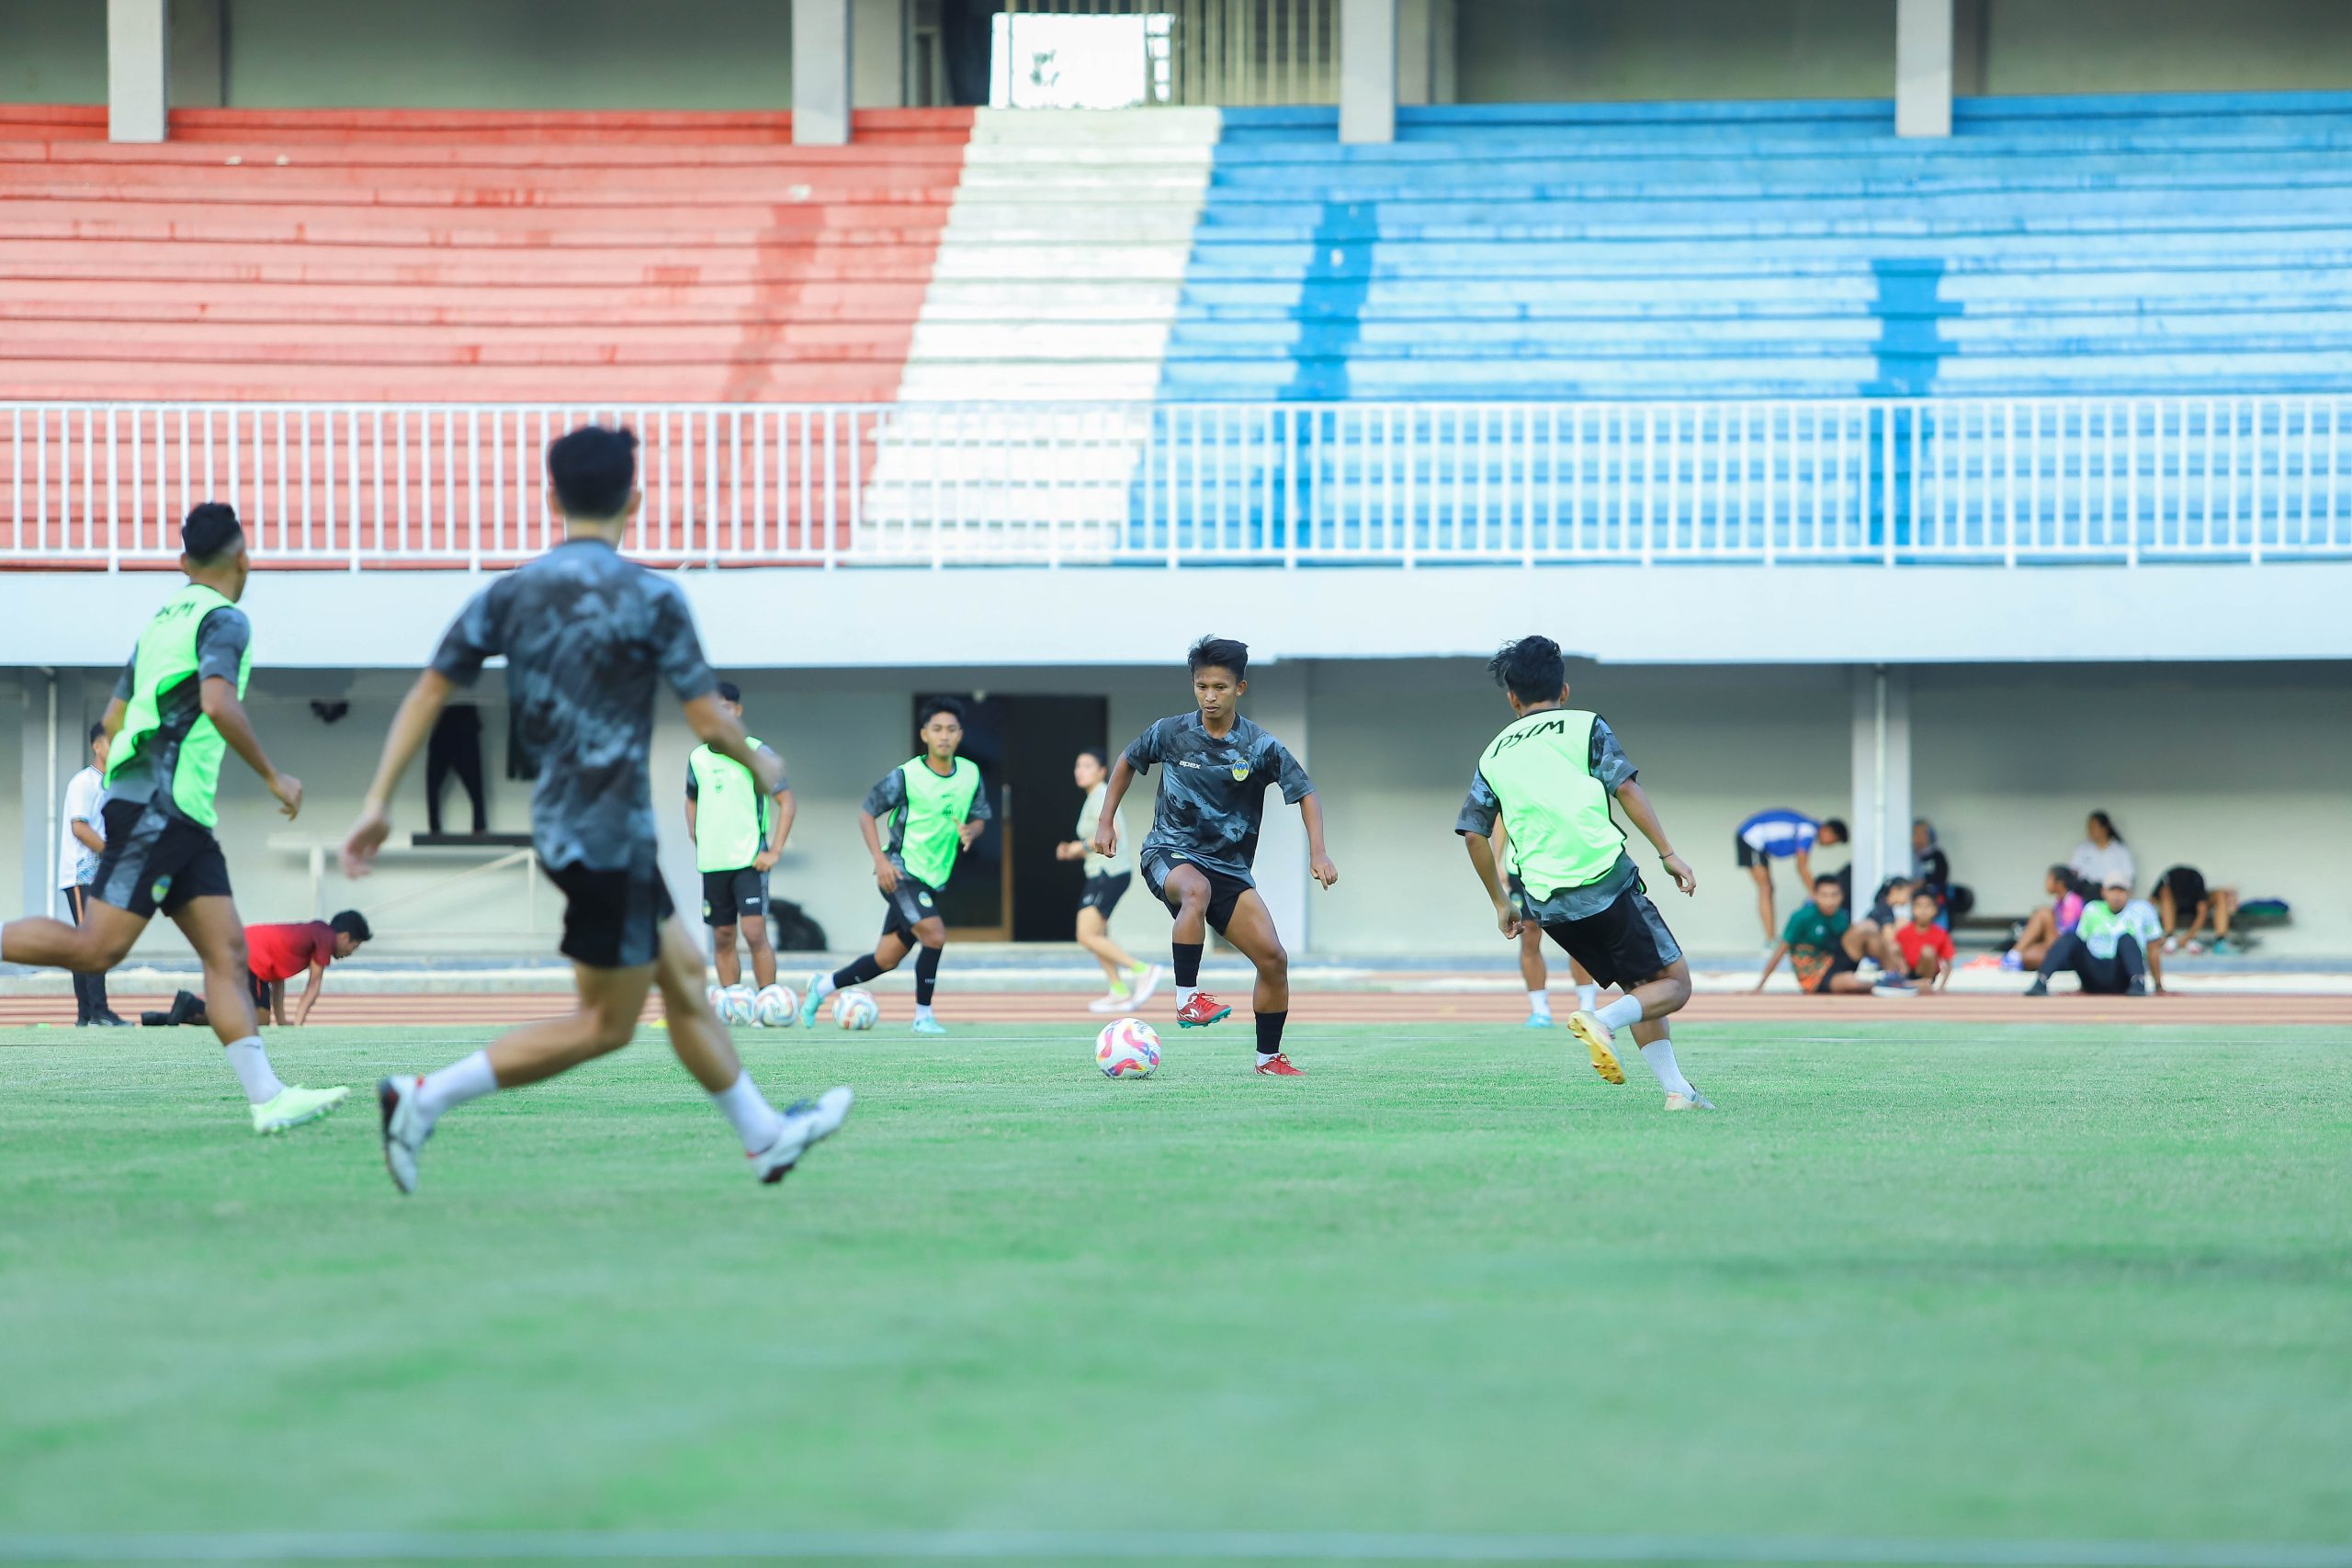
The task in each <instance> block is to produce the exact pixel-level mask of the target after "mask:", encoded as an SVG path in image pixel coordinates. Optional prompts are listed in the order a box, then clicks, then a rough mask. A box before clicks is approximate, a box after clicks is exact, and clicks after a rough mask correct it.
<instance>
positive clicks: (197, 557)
mask: <svg viewBox="0 0 2352 1568" xmlns="http://www.w3.org/2000/svg"><path fill="white" fill-rule="evenodd" d="M180 570H182V571H184V572H186V573H187V586H186V587H184V588H182V589H181V590H180V591H179V592H176V593H175V594H173V595H172V596H171V597H170V598H169V599H166V600H165V601H164V607H163V608H162V609H160V610H158V611H156V612H155V615H154V618H153V620H150V621H149V622H148V623H147V629H146V630H145V631H143V632H141V633H140V634H139V645H138V647H137V648H136V649H134V650H133V651H132V653H131V656H130V663H129V664H126V665H125V666H123V671H122V679H121V680H119V681H118V682H116V683H115V688H114V700H113V701H111V702H109V703H108V704H107V711H106V717H105V718H104V719H103V720H101V721H100V722H102V723H103V724H104V725H105V726H106V729H107V736H108V738H109V739H110V742H111V746H110V749H109V750H108V752H107V800H106V806H105V807H104V810H103V812H102V813H101V816H102V819H103V820H104V822H105V825H106V833H105V837H106V846H107V847H106V852H105V854H104V855H103V856H101V857H100V859H99V861H98V870H97V877H96V881H95V882H94V883H93V884H92V885H91V888H90V898H89V904H88V908H87V909H86V911H85V914H86V919H85V922H84V923H83V924H81V925H79V926H69V925H67V924H66V923H65V922H64V921H62V920H52V919H46V918H43V917H40V916H35V917H32V918H30V919H22V920H11V921H9V922H8V924H7V925H6V926H5V927H0V958H5V959H6V960H7V961H8V962H9V963H11V964H55V965H57V966H58V967H60V968H62V969H71V970H73V971H74V973H75V974H77V975H93V974H104V973H105V972H106V971H107V970H109V969H111V968H113V967H114V966H115V965H116V964H119V963H121V962H122V960H123V955H124V954H126V953H129V952H130V944H131V943H132V942H137V941H138V940H139V933H140V932H141V931H145V930H146V929H147V922H148V921H149V920H151V919H154V918H155V916H156V915H157V914H158V913H159V912H160V913H161V914H163V915H164V916H165V917H166V918H167V919H170V920H171V921H172V923H173V924H175V925H176V926H178V927H179V928H180V931H182V933H183V934H185V935H186V936H187V941H188V945H189V946H190V947H193V948H194V949H196V956H197V959H198V962H200V963H201V964H203V965H204V995H205V999H206V1004H207V1010H208V1012H209V1016H210V1021H211V1024H212V1032H213V1033H215V1034H217V1035H219V1036H220V1043H221V1044H222V1045H223V1046H224V1047H226V1048H227V1051H228V1055H229V1066H230V1069H231V1070H232V1071H233V1072H234V1073H235V1074H236V1075H237V1081H238V1082H239V1083H240V1084H242V1085H243V1086H244V1090H245V1100H246V1101H247V1103H248V1105H249V1106H250V1108H251V1110H250V1114H251V1116H252V1118H253V1128H254V1132H256V1133H283V1132H285V1131H286V1130H287V1129H288V1128H289V1127H299V1126H300V1125H302V1123H304V1122H315V1121H317V1120H318V1119H319V1118H320V1117H322V1116H324V1115H326V1114H327V1113H328V1112H330V1111H333V1110H334V1108H335V1107H336V1106H337V1105H340V1104H341V1103H342V1102H343V1100H344V1098H345V1096H346V1095H348V1094H349V1093H350V1092H351V1091H350V1090H349V1089H344V1088H340V1087H337V1088H334V1089H304V1088H302V1087H301V1086H300V1085H299V1084H297V1085H293V1086H290V1087H289V1086H288V1085H287V1084H284V1083H281V1082H279V1081H278V1077H277V1073H276V1072H275V1071H274V1070H273V1069H272V1068H271V1066H270V1065H269V1053H268V1052H266V1050H264V1049H263V1048H262V1043H261V1034H260V1025H259V1021H258V1020H256V1019H255V1018H254V1003H253V996H252V994H251V992H250V991H249V990H248V989H247V985H248V982H247V979H246V973H247V972H246V967H245V960H246V953H245V928H244V922H243V920H240V919H238V918H237V901H236V899H235V898H234V897H232V895H231V893H230V891H229V863H228V861H227V859H225V858H224V857H223V856H222V855H221V853H220V840H219V839H217V838H215V837H214V836H213V831H212V830H213V828H214V826H215V824H216V823H217V822H218V821H219V819H220V818H219V813H218V810H217V808H216V807H215V805H214V801H213V797H214V795H215V794H216V793H217V792H218V790H219V788H220V760H221V758H222V757H223V756H224V755H225V754H226V753H228V752H230V751H234V752H235V753H236V754H237V755H238V756H239V757H240V758H241V759H243V761H244V763H245V765H246V766H247V767H249V768H251V769H253V771H254V773H259V774H260V775H261V778H262V782H263V784H266V785H267V786H268V789H269V793H270V794H271V795H274V796H276V797H277V805H278V809H279V810H280V811H281V812H282V813H284V814H285V815H286V816H287V817H288V818H291V817H292V816H293V815H294V814H295V813H296V812H298V811H300V809H301V808H302V781H301V780H300V779H298V778H295V777H293V776H292V775H291V774H288V773H279V772H278V771H277V769H276V768H275V767H273V766H272V765H271V764H270V761H269V757H268V755H267V754H266V752H264V751H263V750H262V749H261V740H260V738H259V737H257V736H256V735H254V727H253V721H252V719H251V718H250V717H248V716H246V713H245V705H244V703H243V696H244V694H245V682H246V680H247V678H248V677H249V676H250V675H251V674H252V673H253V662H254V660H253V624H252V623H251V622H250V621H248V620H247V619H246V618H245V613H244V612H243V610H240V609H238V608H237V601H238V600H239V599H240V598H242V597H243V595H244V592H245V579H246V577H247V576H248V574H249V573H250V572H251V571H252V570H253V563H252V561H251V559H250V558H248V557H247V555H246V553H245V530H244V526H243V524H241V523H239V522H238V521H237V513H236V512H235V511H234V509H232V508H231V507H228V506H225V505H223V504H221V503H220V502H215V501H208V502H205V503H204V504H202V505H201V506H198V507H197V508H196V509H195V510H193V511H191V512H190V513H188V514H187V522H186V523H184V524H182V525H181V527H180Z"/></svg>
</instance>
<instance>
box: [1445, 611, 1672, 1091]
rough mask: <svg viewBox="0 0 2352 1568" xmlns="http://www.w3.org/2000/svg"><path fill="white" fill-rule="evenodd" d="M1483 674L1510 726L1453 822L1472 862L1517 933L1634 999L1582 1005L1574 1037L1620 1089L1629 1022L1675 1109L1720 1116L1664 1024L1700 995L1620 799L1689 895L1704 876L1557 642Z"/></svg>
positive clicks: (1510, 652) (1525, 650) (1523, 648)
mask: <svg viewBox="0 0 2352 1568" xmlns="http://www.w3.org/2000/svg"><path fill="white" fill-rule="evenodd" d="M1487 669H1488V670H1489V671H1491V672H1492V673H1493V675H1494V677H1495V683H1496V684H1497V685H1499V686H1500V687H1502V689H1503V695H1504V696H1505V697H1506V698H1508V699H1509V700H1510V711H1511V715H1512V717H1511V722H1510V724H1508V725H1506V726H1505V727H1504V728H1503V731H1502V733H1501V734H1499V735H1498V736H1496V737H1495V739H1494V740H1493V741H1492V742H1491V743H1490V744H1489V745H1488V746H1487V750H1485V752H1484V753H1482V754H1481V755H1480V757H1479V759H1478V767H1477V771H1476V773H1473V774H1472V775H1471V778H1470V795H1469V798H1467V799H1466V800H1464V802H1463V804H1462V814H1461V816H1460V817H1459V818H1457V819H1456V820H1455V822H1454V831H1455V832H1457V833H1460V834H1461V835H1462V836H1463V837H1464V840H1466V841H1467V843H1468V845H1469V849H1470V863H1471V865H1472V866H1473V867H1475V868H1476V871H1477V873H1478V880H1479V881H1480V882H1481V883H1482V884H1484V885H1485V886H1486V889H1487V897H1489V898H1491V899H1493V900H1494V905H1495V919H1496V923H1497V924H1498V926H1500V927H1501V929H1502V931H1503V934H1504V935H1506V936H1517V935H1518V934H1519V932H1520V930H1521V927H1522V926H1523V925H1524V924H1525V923H1526V922H1528V921H1530V920H1532V921H1534V922H1535V923H1536V924H1538V925H1540V926H1542V927H1543V928H1544V933H1545V934H1546V935H1548V936H1549V937H1551V939H1552V940H1553V941H1554V942H1558V943H1559V944H1560V946H1561V948H1562V949H1563V950H1564V951H1565V952H1566V953H1567V954H1568V956H1569V957H1571V958H1573V959H1575V960H1576V961H1577V963H1578V964H1581V965H1583V966H1584V969H1585V971H1586V973H1588V974H1589V975H1590V976H1592V977H1593V979H1594V981H1596V982H1597V983H1598V984H1600V985H1603V986H1615V987H1618V988H1619V989H1621V990H1623V992H1624V993H1625V994H1624V995H1623V996H1622V997H1620V998H1617V1000H1615V1001H1613V1002H1611V1003H1610V1004H1609V1005H1608V1006H1606V1007H1603V1008H1600V1010H1582V1009H1579V1010H1577V1012H1576V1013H1574V1014H1573V1015H1572V1016H1570V1018H1569V1019H1568V1030H1569V1032H1571V1033H1573V1034H1574V1035H1576V1037H1577V1039H1578V1040H1581V1041H1582V1042H1584V1045H1585V1049H1586V1051H1587V1052H1588V1054H1589V1055H1590V1056H1591V1057H1592V1066H1593V1070H1594V1071H1595V1072H1598V1073H1599V1074H1600V1076H1601V1077H1603V1078H1605V1079H1607V1080H1608V1081H1609V1082H1611V1083H1623V1082H1624V1081H1625V1069H1624V1068H1623V1066H1620V1065H1619V1063H1618V1060H1617V1053H1616V1043H1617V1031H1619V1030H1620V1029H1625V1028H1629V1027H1630V1028H1631V1029H1632V1031H1633V1035H1634V1043H1635V1044H1636V1045H1638V1046H1639V1047H1640V1048H1641V1053H1642V1060H1643V1061H1645V1062H1646V1063H1648V1064H1649V1068H1650V1071H1651V1072H1652V1073H1653V1074H1655V1075H1656V1076H1657V1081H1658V1085H1659V1087H1660V1088H1662V1089H1665V1090H1666V1108H1667V1109H1668V1111H1713V1109H1714V1105H1713V1102H1712V1101H1711V1100H1708V1099H1707V1097H1706V1096H1705V1095H1703V1094H1701V1093H1700V1092H1699V1091H1698V1090H1697V1089H1694V1088H1692V1087H1691V1080H1690V1079H1688V1078H1686V1077H1683V1076H1682V1069H1681V1067H1680V1066H1679V1065H1678V1064H1677V1063H1676V1061H1675V1059H1674V1042H1673V1039H1672V1038H1671V1032H1670V1029H1669V1026H1668V1022H1667V1020H1668V1016H1669V1015H1671V1014H1673V1013H1675V1012H1677V1011H1679V1010H1680V1009H1681V1008H1682V1006H1683V1004H1684V1003H1686V1002H1688V1001H1689V1000H1690V999H1691V965H1690V964H1689V963H1688V962H1686V961H1685V960H1684V958H1683V956H1682V949H1681V948H1680V946H1679V945H1678V944H1677V943H1676V942H1675V940H1674V933H1673V932H1671V931H1668V930H1667V929H1666V921H1665V920H1663V919H1660V918H1659V916H1658V912H1657V906H1656V905H1655V904H1652V903H1651V902H1650V900H1649V895H1648V894H1647V892H1646V891H1645V889H1644V887H1643V886H1642V877H1641V873H1640V872H1639V871H1638V870H1636V869H1635V867H1634V859H1633V857H1632V856H1631V855H1629V854H1627V853H1626V852H1625V834H1624V831H1623V829H1620V828H1619V827H1618V826H1617V821H1616V818H1614V817H1613V816H1611V812H1610V805H1611V802H1612V801H1614V802H1616V803H1617V804H1619V805H1622V806H1623V807H1624V808H1625V815H1626V816H1627V817H1630V818H1633V821H1634V826H1635V827H1636V828H1639V829H1641V830H1642V836H1643V837H1644V838H1645V839H1647V840H1649V841H1650V844H1651V846H1652V847H1653V848H1655V849H1656V850H1657V853H1658V863H1659V864H1660V865H1661V866H1662V867H1663V868H1664V869H1665V871H1666V874H1668V876H1671V877H1672V878H1674V883H1675V886H1678V887H1679V888H1681V889H1682V891H1683V892H1684V894H1686V895H1688V894H1691V893H1693V892H1696V891H1697V890H1698V886H1699V885H1698V880H1697V879H1696V878H1695V877H1693V876H1692V875H1691V868H1690V866H1688V865H1687V864H1685V863H1683V860H1682V857H1681V856H1680V855H1678V854H1676V853H1675V852H1674V851H1673V850H1672V848H1670V847H1669V846H1668V843H1667V841H1666V829H1664V828H1662V827H1660V826H1659V824H1658V819H1657V811H1655V810H1654V809H1652V807H1651V806H1650V802H1649V796H1648V795H1646V794H1645V793H1644V792H1643V789H1642V786H1641V785H1640V784H1637V783H1635V782H1634V780H1635V773H1636V770H1635V769H1634V764H1633V763H1632V762H1631V761H1628V760H1627V759H1626V756H1625V753H1624V751H1623V750H1622V749H1621V748H1620V747H1619V746H1618V744H1617V737H1616V736H1615V735H1614V734H1613V733H1611V730H1610V728H1609V726H1608V724H1607V722H1606V721H1604V720H1603V719H1602V718H1601V717H1600V715H1598V714H1594V713H1588V712H1585V711H1584V710H1582V709H1577V708H1571V707H1570V706H1568V679H1567V664H1566V660H1564V659H1562V658H1561V656H1560V645H1559V644H1558V643H1555V642H1554V641H1553V640H1552V639H1551V638H1550V637H1521V639H1520V640H1519V641H1517V642H1515V643H1512V644H1510V646H1509V647H1507V648H1505V649H1503V650H1502V651H1501V652H1500V653H1498V654H1497V655H1496V656H1495V658H1494V661H1493V662H1492V663H1491V664H1489V665H1488V666H1487ZM1498 816H1499V817H1500V818H1502V819H1503V822H1504V824H1505V827H1506V829H1508V831H1509V833H1510V846H1511V850H1510V852H1511V857H1512V860H1513V863H1514V865H1515V874H1512V875H1511V878H1510V886H1508V887H1506V886H1505V885H1504V880H1503V874H1502V873H1501V872H1500V870H1499V868H1498V867H1497V866H1496V864H1495V857H1494V848H1493V845H1492V844H1491V843H1490V842H1489V840H1488V836H1489V835H1490V834H1491V833H1492V832H1493V831H1494V827H1495V818H1497V817H1498Z"/></svg>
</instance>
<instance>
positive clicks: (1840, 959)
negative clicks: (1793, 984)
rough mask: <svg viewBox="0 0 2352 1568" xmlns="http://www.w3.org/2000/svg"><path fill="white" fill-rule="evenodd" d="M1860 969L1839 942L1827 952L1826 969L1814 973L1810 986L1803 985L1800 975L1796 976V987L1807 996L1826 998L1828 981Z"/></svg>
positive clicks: (1844, 946)
mask: <svg viewBox="0 0 2352 1568" xmlns="http://www.w3.org/2000/svg"><path fill="white" fill-rule="evenodd" d="M1860 967H1861V963H1860V960H1859V959H1857V958H1855V956H1854V955H1853V954H1852V953H1849V952H1847V951H1846V944H1845V943H1844V942H1839V943H1838V945H1837V946H1835V947H1833V948H1831V949H1830V950H1829V965H1828V967H1827V968H1825V969H1817V970H1815V971H1814V976H1813V982H1812V984H1810V985H1807V984H1806V983H1805V979H1804V976H1802V975H1800V976H1797V985H1798V987H1799V988H1800V989H1802V990H1804V992H1805V993H1806V994H1807V995H1809V996H1815V997H1820V996H1826V995H1828V994H1829V982H1830V981H1832V980H1835V979H1836V978H1838V976H1840V975H1851V974H1852V973H1854V971H1856V970H1857V969H1860Z"/></svg>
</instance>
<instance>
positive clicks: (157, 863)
mask: <svg viewBox="0 0 2352 1568" xmlns="http://www.w3.org/2000/svg"><path fill="white" fill-rule="evenodd" d="M100 819H101V820H102V821H104V822H105V824H106V835H107V849H106V853H105V854H103V855H101V856H100V857H99V859H98V874H97V875H96V877H94V878H92V879H91V884H90V897H93V898H96V900H97V901H98V902H99V903H101V904H111V905H113V906H114V907H115V908H118V909H124V910H128V911H129V912H130V913H131V914H134V915H137V916H139V917H140V918H141V919H146V918H148V917H149V916H152V915H154V914H156V913H158V912H161V913H163V914H165V915H176V914H178V913H179V911H180V908H181V907H182V906H183V905H185V904H187V901H188V900H189V899H191V898H226V897H229V862H228V860H227V858H226V857H224V856H223V855H222V854H221V853H220V840H218V839H216V838H214V837H213V836H212V830H211V829H209V828H199V827H198V826H197V825H196V824H195V823H193V822H190V821H188V820H187V819H186V818H180V817H175V816H173V815H171V814H170V813H169V812H167V811H165V810H164V809H163V808H162V807H159V806H156V805H155V804H154V803H153V802H152V801H141V800H109V801H107V804H106V809H105V810H104V811H103V812H101V813H100Z"/></svg>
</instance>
